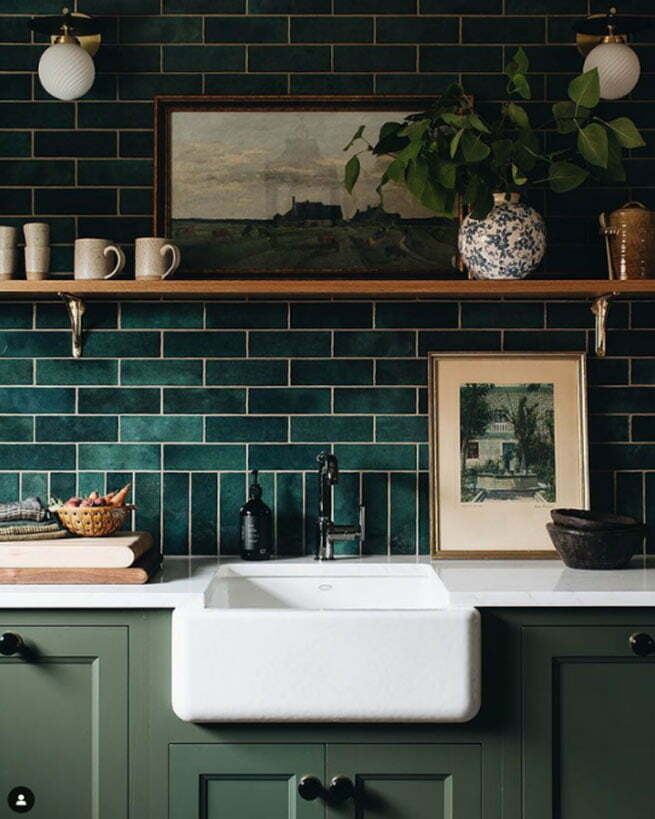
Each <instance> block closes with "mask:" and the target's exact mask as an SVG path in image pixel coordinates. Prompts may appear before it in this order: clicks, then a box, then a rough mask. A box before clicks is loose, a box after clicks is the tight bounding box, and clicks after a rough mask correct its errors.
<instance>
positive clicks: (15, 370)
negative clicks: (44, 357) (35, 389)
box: [0, 359, 33, 386]
mask: <svg viewBox="0 0 655 819" xmlns="http://www.w3.org/2000/svg"><path fill="white" fill-rule="evenodd" d="M32 369H33V363H32V362H31V361H28V360H26V359H18V360H15V361H14V360H12V359H0V385H3V386H4V385H7V384H31V383H32Z"/></svg>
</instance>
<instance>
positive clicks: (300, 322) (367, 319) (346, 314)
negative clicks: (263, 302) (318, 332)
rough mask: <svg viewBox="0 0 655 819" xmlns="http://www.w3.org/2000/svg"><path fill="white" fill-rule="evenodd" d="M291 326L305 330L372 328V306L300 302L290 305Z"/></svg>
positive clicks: (365, 304) (367, 304) (361, 303)
mask: <svg viewBox="0 0 655 819" xmlns="http://www.w3.org/2000/svg"><path fill="white" fill-rule="evenodd" d="M291 326H292V327H294V328H306V329H318V328H325V329H333V328H334V329H343V328H348V327H359V328H368V327H372V326H373V305H372V304H370V303H366V302H352V303H350V302H334V303H325V302H301V303H298V304H292V305H291Z"/></svg>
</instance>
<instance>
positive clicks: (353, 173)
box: [343, 156, 361, 193]
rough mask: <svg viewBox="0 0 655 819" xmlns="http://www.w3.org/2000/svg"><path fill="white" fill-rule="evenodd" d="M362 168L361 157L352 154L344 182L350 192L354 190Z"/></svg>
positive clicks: (347, 163)
mask: <svg viewBox="0 0 655 819" xmlns="http://www.w3.org/2000/svg"><path fill="white" fill-rule="evenodd" d="M360 168H361V165H360V163H359V157H357V156H351V157H350V159H349V160H348V162H346V171H345V177H344V180H343V183H344V185H345V187H346V190H347V191H348V193H352V192H353V188H354V187H355V184H356V182H357V180H358V179H359V171H360Z"/></svg>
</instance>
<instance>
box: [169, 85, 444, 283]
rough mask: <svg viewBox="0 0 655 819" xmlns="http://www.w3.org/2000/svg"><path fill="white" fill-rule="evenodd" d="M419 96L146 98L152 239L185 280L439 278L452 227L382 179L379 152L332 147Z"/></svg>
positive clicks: (405, 109) (402, 111) (412, 107)
mask: <svg viewBox="0 0 655 819" xmlns="http://www.w3.org/2000/svg"><path fill="white" fill-rule="evenodd" d="M431 99H432V98H431V97H382V96H381V97H304V96H303V97H211V96H209V97H207V96H203V97H157V98H156V99H155V134H156V145H155V202H156V224H155V230H156V235H158V236H166V237H168V238H170V239H171V240H172V241H174V242H175V243H176V244H177V245H179V247H180V249H181V251H182V267H181V271H182V272H183V273H185V274H186V275H187V276H189V277H193V276H196V277H207V276H213V277H223V278H242V277H247V276H249V277H258V278H279V277H283V276H288V277H298V276H302V277H317V278H318V277H325V276H329V277H332V278H340V277H342V278H344V279H349V278H354V277H356V278H367V277H368V278H390V279H399V278H400V279H402V278H428V277H429V278H439V277H441V278H444V277H448V276H451V275H452V274H453V273H454V272H456V271H455V267H454V265H455V264H456V252H457V249H456V244H457V242H456V239H457V228H458V225H457V223H456V222H454V221H452V220H448V219H445V218H439V217H436V216H435V214H434V213H432V212H431V211H428V210H426V209H425V208H423V207H422V206H421V205H419V204H418V203H417V202H416V201H415V200H414V199H413V198H412V197H411V195H410V194H409V193H408V192H407V191H406V189H405V188H404V187H403V186H400V185H397V184H395V183H390V184H389V185H387V186H386V187H385V193H384V199H383V200H381V198H380V196H379V194H378V192H377V191H376V187H377V185H378V183H379V181H380V177H381V175H382V172H383V169H384V168H385V167H386V165H387V164H388V163H389V158H384V157H374V156H373V155H372V154H370V153H368V152H365V153H363V154H361V155H360V159H361V160H362V170H361V174H360V179H359V181H358V184H357V186H356V188H355V190H354V191H353V194H352V195H351V194H349V193H348V192H347V191H346V189H345V187H344V184H343V179H344V168H345V164H346V161H347V159H348V158H349V157H350V156H351V155H352V153H353V150H352V149H350V150H348V151H344V149H345V148H346V146H347V145H348V143H349V142H350V141H351V139H352V137H353V135H354V134H355V132H356V131H357V129H358V128H359V127H360V126H361V125H363V126H364V136H365V137H368V139H369V141H371V142H375V141H376V138H377V135H378V132H379V129H380V126H381V125H383V124H384V123H385V122H389V121H400V120H402V119H403V118H404V117H405V116H407V114H409V113H412V112H415V111H418V110H422V109H424V108H425V107H426V105H427V104H428V102H429V101H430V100H431Z"/></svg>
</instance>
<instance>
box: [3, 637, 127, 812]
mask: <svg viewBox="0 0 655 819" xmlns="http://www.w3.org/2000/svg"><path fill="white" fill-rule="evenodd" d="M5 631H11V632H16V633H19V634H20V635H21V636H22V637H23V639H24V641H25V643H26V645H27V646H28V648H29V649H31V650H32V651H33V652H34V655H33V659H32V660H31V661H26V660H25V659H21V658H20V657H17V656H14V657H0V702H1V703H2V708H0V815H2V816H4V815H5V811H6V810H7V801H6V800H7V795H8V793H9V792H10V791H11V790H12V789H13V788H15V787H17V786H23V787H27V788H29V789H30V790H31V791H32V792H33V793H34V795H35V799H36V801H35V803H34V807H33V809H32V810H31V811H30V816H31V817H34V819H71V817H89V818H90V819H105V817H108V818H109V817H110V818H111V819H118V817H124V816H126V815H127V631H126V629H124V628H122V627H107V628H104V627H97V628H96V627H73V626H47V627H35V626H24V625H21V624H20V623H15V624H9V623H3V624H0V632H5ZM7 815H13V814H9V813H8V814H7Z"/></svg>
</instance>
